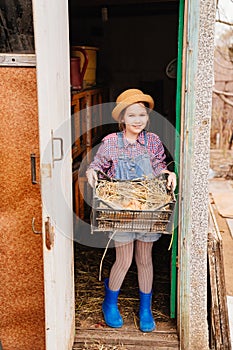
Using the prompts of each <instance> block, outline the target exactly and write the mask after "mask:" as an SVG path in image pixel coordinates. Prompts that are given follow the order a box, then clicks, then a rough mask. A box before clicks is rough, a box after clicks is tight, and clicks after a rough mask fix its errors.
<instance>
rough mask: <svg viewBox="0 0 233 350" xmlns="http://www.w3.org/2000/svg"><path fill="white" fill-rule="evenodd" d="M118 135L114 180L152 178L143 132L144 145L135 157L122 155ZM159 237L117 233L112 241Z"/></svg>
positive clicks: (120, 139)
mask: <svg viewBox="0 0 233 350" xmlns="http://www.w3.org/2000/svg"><path fill="white" fill-rule="evenodd" d="M117 135H118V147H119V156H118V164H117V168H116V175H115V179H118V180H135V179H143V177H145V176H146V177H147V178H148V177H149V178H152V177H154V175H153V168H152V165H151V161H150V156H149V154H148V152H147V136H146V132H145V131H144V140H145V145H143V146H142V147H144V152H143V154H140V155H138V156H136V157H128V156H126V155H125V154H124V141H123V133H122V132H119V133H117ZM160 237H161V234H159V233H134V232H117V233H115V235H114V238H113V240H114V241H118V242H122V243H126V242H130V241H132V240H135V239H137V240H139V241H143V242H155V241H157V240H158V239H159V238H160Z"/></svg>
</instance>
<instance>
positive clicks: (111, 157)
mask: <svg viewBox="0 0 233 350" xmlns="http://www.w3.org/2000/svg"><path fill="white" fill-rule="evenodd" d="M146 137H147V152H148V154H149V155H150V160H151V165H152V168H153V170H154V175H155V176H156V175H159V174H160V172H161V171H162V170H164V169H166V168H167V167H166V163H165V161H164V160H165V158H166V155H165V153H164V147H163V144H162V142H161V140H160V138H159V137H158V136H157V135H156V134H154V133H151V132H147V133H146ZM123 141H124V148H123V149H122V148H120V149H119V146H118V136H117V133H112V134H109V135H107V136H106V137H104V138H103V140H102V143H101V145H100V147H99V149H98V151H97V153H96V155H95V157H94V160H93V162H92V163H91V164H90V166H89V168H92V169H94V170H96V171H98V170H100V171H102V172H104V173H105V174H107V175H108V176H109V177H111V178H114V177H115V173H116V167H117V164H118V156H119V154H120V152H122V151H123V152H124V154H125V155H126V156H128V157H129V158H133V157H137V156H139V155H141V154H143V153H145V138H144V134H143V132H141V133H140V134H139V135H138V138H137V140H136V142H134V143H130V142H128V140H127V139H126V138H125V134H124V133H123Z"/></svg>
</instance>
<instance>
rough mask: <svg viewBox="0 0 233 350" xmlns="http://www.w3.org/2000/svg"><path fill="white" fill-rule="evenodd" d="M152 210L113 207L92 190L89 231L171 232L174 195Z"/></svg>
mask: <svg viewBox="0 0 233 350" xmlns="http://www.w3.org/2000/svg"><path fill="white" fill-rule="evenodd" d="M170 198H171V200H170V201H169V202H168V203H166V204H164V205H161V206H160V207H158V208H156V209H153V210H129V209H113V208H112V207H110V206H109V204H108V203H106V202H105V201H104V200H102V199H100V198H99V197H97V195H96V193H95V190H94V191H93V202H92V218H91V231H92V233H93V232H105V231H108V232H111V231H118V232H140V233H142V232H147V233H163V234H171V233H172V228H173V216H174V215H173V214H174V209H175V203H176V200H175V197H174V194H173V193H171V196H170Z"/></svg>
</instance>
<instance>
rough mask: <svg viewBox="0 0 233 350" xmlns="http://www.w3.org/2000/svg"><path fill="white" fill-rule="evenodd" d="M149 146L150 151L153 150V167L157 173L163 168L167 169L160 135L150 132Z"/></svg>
mask: <svg viewBox="0 0 233 350" xmlns="http://www.w3.org/2000/svg"><path fill="white" fill-rule="evenodd" d="M148 147H149V151H150V152H151V164H152V168H153V170H154V172H155V175H158V174H160V173H161V171H162V170H165V169H167V165H166V162H165V159H166V155H165V151H164V147H163V144H162V141H161V140H160V138H159V136H158V135H156V134H153V133H150V137H149V140H148Z"/></svg>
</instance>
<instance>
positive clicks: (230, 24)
mask: <svg viewBox="0 0 233 350" xmlns="http://www.w3.org/2000/svg"><path fill="white" fill-rule="evenodd" d="M215 22H218V23H222V24H226V25H228V26H231V27H233V23H230V22H227V21H223V20H221V19H216V21H215Z"/></svg>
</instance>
